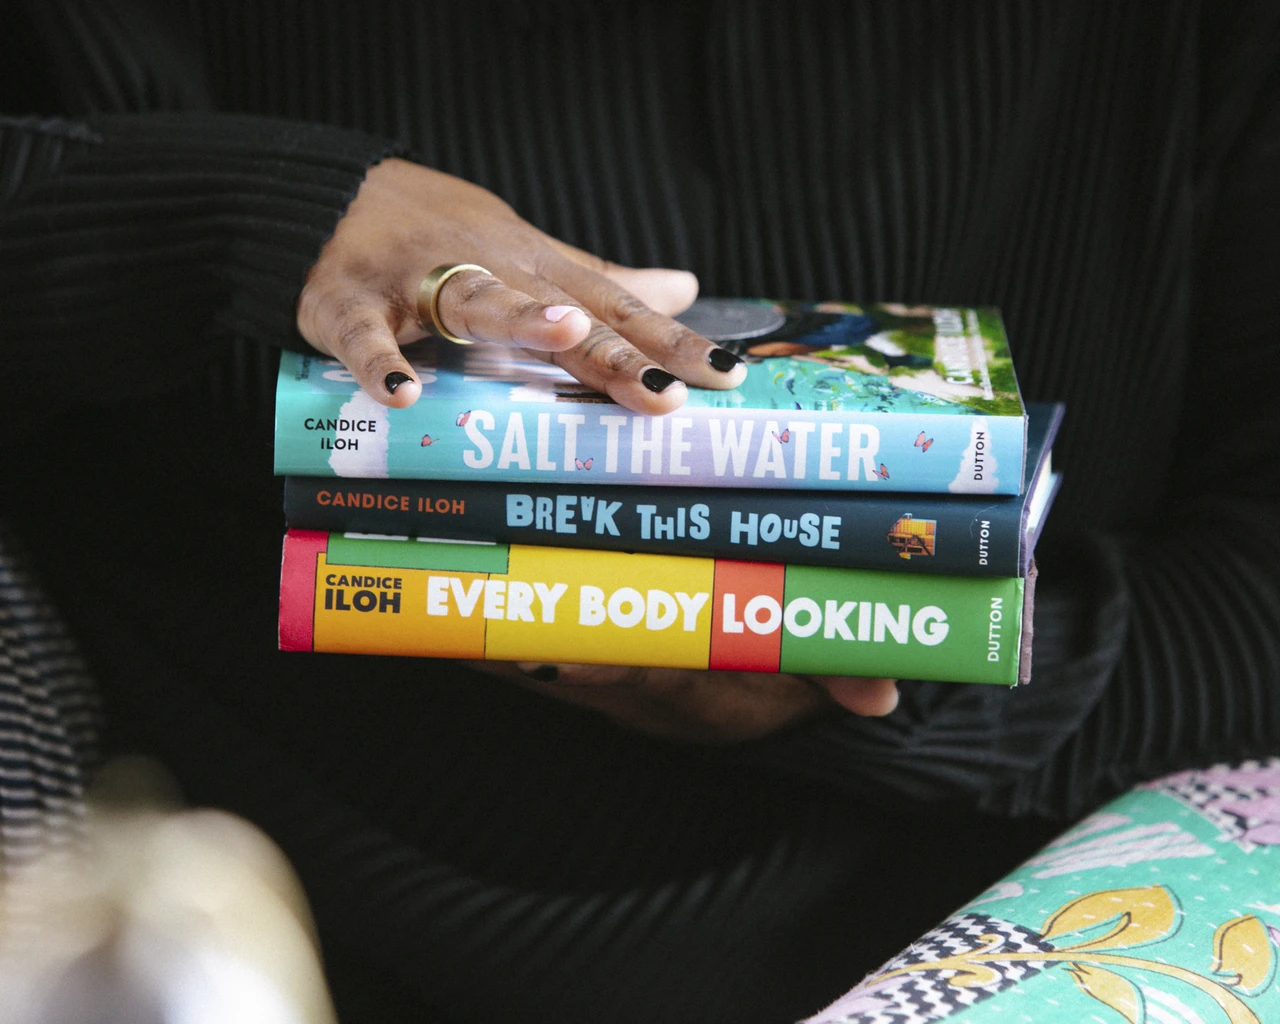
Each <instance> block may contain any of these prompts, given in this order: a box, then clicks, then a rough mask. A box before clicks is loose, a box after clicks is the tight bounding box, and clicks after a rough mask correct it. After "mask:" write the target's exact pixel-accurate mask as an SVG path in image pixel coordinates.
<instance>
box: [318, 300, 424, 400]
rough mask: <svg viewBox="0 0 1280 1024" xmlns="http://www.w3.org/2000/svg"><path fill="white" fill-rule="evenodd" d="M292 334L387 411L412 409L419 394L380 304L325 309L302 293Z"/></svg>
mask: <svg viewBox="0 0 1280 1024" xmlns="http://www.w3.org/2000/svg"><path fill="white" fill-rule="evenodd" d="M298 329H299V330H300V331H301V332H302V336H303V337H304V338H306V339H307V341H309V342H310V343H311V344H312V345H313V346H314V347H315V348H316V349H318V350H319V351H321V352H323V353H325V354H326V355H330V356H333V358H334V359H337V360H340V361H341V362H342V364H343V365H344V366H345V367H346V368H347V369H348V370H350V371H351V373H352V375H353V376H354V377H355V379H356V383H358V384H359V385H360V387H361V388H362V389H363V390H364V392H365V394H367V395H369V396H371V397H372V398H373V399H374V400H375V401H377V402H381V403H382V404H383V405H388V406H391V407H392V408H396V409H402V408H405V407H406V406H410V405H412V404H413V403H414V402H416V401H417V400H418V396H419V395H421V394H422V384H421V383H420V382H419V380H418V378H417V375H416V374H415V373H414V371H413V367H412V366H410V365H409V363H408V361H407V360H406V359H405V358H404V356H403V355H401V353H400V345H399V344H398V343H397V341H396V336H395V334H394V332H393V331H392V330H391V326H390V324H389V322H388V318H387V311H386V307H385V303H384V302H383V301H382V300H381V299H377V298H374V297H372V296H362V295H359V294H357V295H354V296H352V297H349V298H347V299H345V300H341V301H334V302H328V303H326V302H325V301H323V299H322V298H320V297H317V294H316V292H315V291H311V292H308V291H307V290H305V289H304V291H303V294H302V296H301V298H300V300H299V303H298Z"/></svg>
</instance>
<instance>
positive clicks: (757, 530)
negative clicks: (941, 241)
mask: <svg viewBox="0 0 1280 1024" xmlns="http://www.w3.org/2000/svg"><path fill="white" fill-rule="evenodd" d="M1062 416H1063V407H1062V406H1061V405H1047V404H1041V403H1035V402H1032V403H1028V406H1027V458H1026V479H1025V481H1024V484H1023V489H1022V494H1021V495H1020V496H1018V497H1012V496H1010V497H995V498H991V497H979V496H975V495H956V496H943V495H930V494H900V493H897V492H894V493H892V494H883V495H882V494H865V493H860V494H840V493H838V492H832V491H781V492H773V491H762V490H750V489H740V488H735V489H704V488H689V487H671V488H640V489H637V488H634V487H621V486H609V485H602V486H591V485H590V484H589V483H588V482H587V481H586V479H585V478H584V479H583V482H582V483H581V484H580V485H578V486H571V485H567V484H536V483H534V484H528V483H525V484H508V483H499V482H484V481H459V480H451V481H434V480H350V479H348V480H342V481H335V480H334V479H333V478H332V477H296V476H290V477H287V478H286V479H285V486H284V508H285V518H286V520H287V521H288V523H289V525H290V526H292V527H296V528H299V529H307V530H332V531H338V532H344V531H351V532H355V533H378V534H391V535H402V536H407V537H429V538H436V539H444V540H471V541H492V542H496V543H520V544H546V545H553V546H563V547H575V548H576V547H583V548H604V549H607V550H613V551H649V552H654V553H656V554H680V555H695V556H703V557H714V558H736V559H750V560H756V559H759V560H765V561H770V562H792V563H796V564H802V565H837V566H846V567H851V568H862V569H890V570H895V571H899V572H919V573H949V574H956V575H975V576H1025V575H1026V572H1027V567H1028V566H1029V565H1030V563H1031V557H1032V553H1033V552H1034V550H1035V545H1036V541H1037V539H1038V538H1039V535H1040V530H1041V528H1042V526H1043V524H1044V522H1045V518H1046V517H1047V515H1048V513H1049V509H1050V507H1051V505H1052V502H1053V498H1054V496H1055V495H1056V493H1057V489H1058V485H1059V477H1058V474H1057V473H1055V472H1054V471H1053V468H1052V458H1051V453H1052V445H1053V442H1054V440H1055V438H1056V436H1057V432H1058V428H1059V425H1060V423H1061V422H1062Z"/></svg>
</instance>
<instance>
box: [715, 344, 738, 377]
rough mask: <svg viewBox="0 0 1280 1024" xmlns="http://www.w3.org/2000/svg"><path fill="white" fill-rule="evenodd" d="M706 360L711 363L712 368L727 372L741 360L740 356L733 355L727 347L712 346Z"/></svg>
mask: <svg viewBox="0 0 1280 1024" xmlns="http://www.w3.org/2000/svg"><path fill="white" fill-rule="evenodd" d="M707 362H709V363H710V364H711V368H712V369H713V370H719V371H720V372H721V373H728V372H729V371H730V370H732V369H733V368H734V367H735V366H737V365H738V364H739V363H741V362H742V357H741V356H735V355H734V354H733V353H732V352H730V351H729V350H728V349H727V348H713V349H712V350H711V354H710V355H709V356H707Z"/></svg>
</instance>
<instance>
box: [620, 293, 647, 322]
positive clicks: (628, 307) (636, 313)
mask: <svg viewBox="0 0 1280 1024" xmlns="http://www.w3.org/2000/svg"><path fill="white" fill-rule="evenodd" d="M651 316H653V310H651V309H650V308H649V307H648V306H646V305H645V304H644V303H643V302H641V301H640V300H639V299H637V298H636V297H635V296H634V295H632V294H631V293H630V292H619V293H618V294H616V295H614V296H613V297H612V298H611V299H610V300H609V320H610V321H611V322H613V323H615V324H618V325H619V326H621V325H624V324H627V323H630V322H632V321H635V320H643V319H646V318H648V317H651Z"/></svg>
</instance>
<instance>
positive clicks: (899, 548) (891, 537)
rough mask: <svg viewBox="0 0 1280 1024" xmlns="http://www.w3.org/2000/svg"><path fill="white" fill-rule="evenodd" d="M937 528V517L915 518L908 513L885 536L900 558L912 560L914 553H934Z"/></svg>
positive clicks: (923, 554)
mask: <svg viewBox="0 0 1280 1024" xmlns="http://www.w3.org/2000/svg"><path fill="white" fill-rule="evenodd" d="M937 529H938V521H937V520H936V519H913V518H912V517H911V515H910V513H908V514H907V515H905V516H903V517H902V518H901V519H899V520H898V521H897V522H896V523H894V524H893V526H891V527H890V528H889V532H888V533H887V534H885V538H886V539H887V540H888V541H889V543H890V544H891V545H893V549H894V550H895V551H896V552H898V557H899V558H905V559H907V560H908V561H910V559H911V556H912V555H920V556H925V555H932V554H933V547H934V538H935V535H936V532H937Z"/></svg>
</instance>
